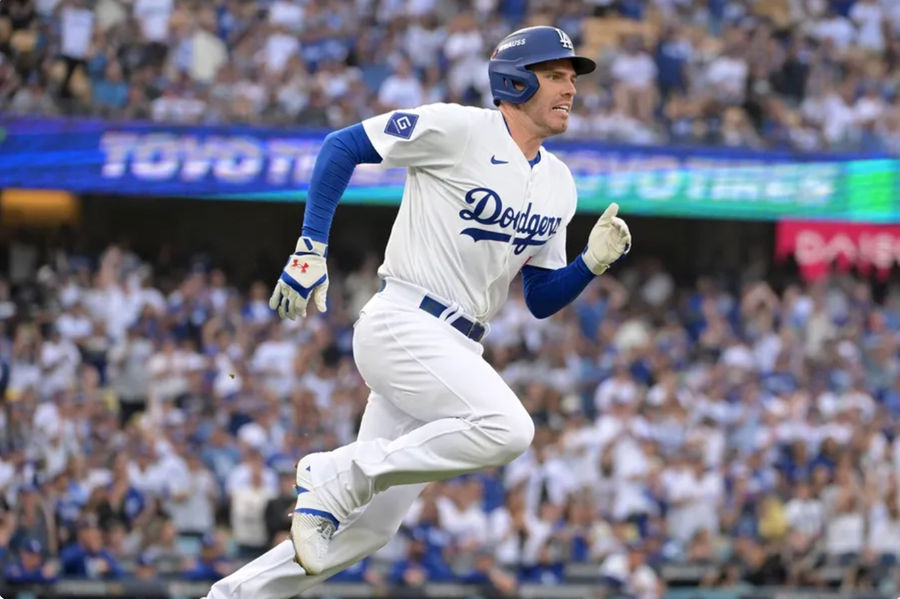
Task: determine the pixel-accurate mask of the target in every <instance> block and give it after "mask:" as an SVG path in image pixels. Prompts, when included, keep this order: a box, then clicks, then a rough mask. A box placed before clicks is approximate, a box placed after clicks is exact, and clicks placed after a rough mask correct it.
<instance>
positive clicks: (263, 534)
mask: <svg viewBox="0 0 900 599" xmlns="http://www.w3.org/2000/svg"><path fill="white" fill-rule="evenodd" d="M248 466H249V468H248V477H247V479H246V480H244V481H243V482H233V484H232V485H231V486H230V487H229V502H230V504H231V529H232V531H233V533H234V540H235V541H236V542H237V543H238V552H239V554H240V556H241V557H243V558H248V557H254V556H256V555H258V554H259V553H260V552H262V551H264V550H265V549H266V548H267V544H268V542H269V534H268V530H267V529H266V520H265V512H266V504H267V503H268V502H269V500H270V499H272V498H273V497H275V496H276V495H277V489H273V488H272V485H271V482H270V481H267V480H266V479H267V478H268V477H266V476H265V475H266V474H267V473H269V474H272V475H273V476H274V473H273V472H272V471H271V470H270V469H268V468H266V467H265V466H264V464H263V463H262V460H257V459H253V460H252V461H250V462H249V464H248ZM276 478H277V477H276ZM276 485H277V480H276Z"/></svg>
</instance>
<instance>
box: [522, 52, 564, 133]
mask: <svg viewBox="0 0 900 599" xmlns="http://www.w3.org/2000/svg"><path fill="white" fill-rule="evenodd" d="M532 70H533V71H534V73H535V74H536V75H537V78H538V81H539V82H540V87H538V90H537V92H535V94H534V95H533V96H532V97H531V98H529V100H528V101H527V102H525V103H524V104H522V105H521V106H522V109H523V110H524V111H525V113H526V114H527V115H528V116H529V117H530V119H531V121H532V122H533V123H534V125H536V127H537V129H538V130H539V131H541V133H542V134H543V136H545V137H549V136H551V135H559V134H560V133H564V132H565V131H566V128H568V126H569V112H570V111H571V110H572V103H573V102H574V100H575V79H576V77H577V75H576V74H575V69H574V68H573V67H572V61H570V60H568V59H565V58H563V59H560V60H550V61H547V62H542V63H539V64H536V65H535V66H533V67H532Z"/></svg>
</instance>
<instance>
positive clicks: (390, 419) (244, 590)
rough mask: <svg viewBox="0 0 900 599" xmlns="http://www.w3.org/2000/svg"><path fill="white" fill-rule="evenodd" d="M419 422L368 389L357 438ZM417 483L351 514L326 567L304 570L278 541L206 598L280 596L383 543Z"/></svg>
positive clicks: (272, 598) (405, 428)
mask: <svg viewBox="0 0 900 599" xmlns="http://www.w3.org/2000/svg"><path fill="white" fill-rule="evenodd" d="M420 424H421V422H419V421H417V420H415V419H413V418H411V417H410V416H408V415H407V414H405V413H403V412H401V411H400V410H398V409H397V408H396V407H394V406H393V405H392V404H391V403H390V402H389V401H387V400H385V399H384V398H383V397H380V396H378V395H377V394H375V393H372V394H371V395H370V396H369V402H368V404H367V405H366V410H365V412H364V413H363V418H362V422H361V423H360V429H359V435H358V439H359V440H371V439H378V438H382V437H389V438H393V437H397V436H400V435H402V434H403V433H405V432H408V431H409V430H412V429H413V428H415V427H416V426H419V425H420ZM423 487H424V485H405V486H399V487H394V488H392V489H390V490H389V491H388V492H386V493H382V494H380V495H379V496H378V497H376V498H375V500H373V501H371V502H370V503H369V504H368V505H366V506H364V507H363V508H360V509H359V510H357V511H356V512H355V513H354V514H352V515H351V517H350V518H348V520H347V522H346V523H344V524H342V526H341V527H340V528H339V529H338V531H337V533H336V534H335V536H334V538H333V539H332V543H331V545H330V547H329V557H328V561H327V564H326V567H327V569H326V570H325V571H324V573H323V574H319V575H316V576H308V575H307V574H306V573H305V572H304V570H303V568H301V567H300V566H299V565H298V564H297V562H296V561H294V556H295V550H294V546H293V543H291V541H284V542H282V543H280V544H278V545H276V546H275V547H273V548H272V549H270V550H269V551H267V552H266V553H264V554H263V555H261V556H259V557H258V558H256V559H255V560H253V561H252V562H250V563H249V564H247V565H245V566H244V567H242V568H240V569H239V570H237V571H236V572H234V573H232V574H231V575H229V576H226V577H225V578H223V579H222V580H220V581H218V582H217V583H215V584H214V585H213V587H212V589H210V592H209V594H208V595H207V598H208V599H245V598H253V599H285V598H287V597H293V596H295V595H297V594H299V593H302V592H304V591H306V590H308V589H310V588H312V587H314V586H316V585H318V584H320V583H321V582H323V581H324V580H326V579H327V578H328V577H330V576H332V575H334V574H336V573H337V572H339V571H341V570H342V569H344V568H346V567H347V566H348V565H350V564H352V563H354V562H356V561H359V560H360V559H362V558H364V557H366V556H367V555H371V554H372V553H374V552H375V551H377V550H378V549H379V548H380V547H382V546H383V545H384V544H385V543H387V542H388V541H389V540H390V539H391V537H392V536H393V535H394V534H395V533H396V532H397V529H399V528H400V524H401V523H402V522H403V517H404V516H405V515H406V512H407V511H408V510H409V506H410V505H412V503H413V502H414V501H415V499H416V497H418V495H419V493H421V491H422V488H423Z"/></svg>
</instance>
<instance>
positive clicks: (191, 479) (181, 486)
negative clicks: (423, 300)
mask: <svg viewBox="0 0 900 599" xmlns="http://www.w3.org/2000/svg"><path fill="white" fill-rule="evenodd" d="M179 453H180V455H181V458H182V459H183V460H184V461H185V462H186V464H187V470H185V471H184V472H183V473H181V476H178V477H173V478H172V479H170V480H167V481H166V489H165V494H164V497H165V507H166V510H167V511H168V512H169V515H170V516H171V518H172V523H173V524H174V525H175V529H176V530H177V531H178V534H180V535H190V536H194V537H197V538H200V537H202V536H203V535H204V534H206V533H208V532H211V531H212V530H213V528H214V526H215V511H216V506H217V505H218V503H219V499H220V496H219V485H218V483H217V482H216V479H215V476H213V474H212V472H210V470H209V469H208V468H207V467H206V465H204V464H203V461H202V460H201V459H200V452H199V448H196V447H189V446H188V445H187V444H184V445H183V446H182V448H181V451H180V452H179Z"/></svg>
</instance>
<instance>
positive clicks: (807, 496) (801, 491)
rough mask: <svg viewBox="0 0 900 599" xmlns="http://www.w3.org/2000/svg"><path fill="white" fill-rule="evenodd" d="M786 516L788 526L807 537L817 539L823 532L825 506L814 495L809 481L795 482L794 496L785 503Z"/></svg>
mask: <svg viewBox="0 0 900 599" xmlns="http://www.w3.org/2000/svg"><path fill="white" fill-rule="evenodd" d="M785 517H786V518H787V523H788V527H789V528H790V529H791V530H792V531H795V532H798V533H801V534H802V535H804V538H805V539H808V540H815V539H817V538H818V537H819V536H820V535H821V534H822V532H823V530H824V528H825V506H824V505H822V501H821V500H820V499H819V498H817V497H813V495H812V489H811V488H810V485H809V482H808V481H806V480H800V481H797V482H796V483H794V496H793V497H792V498H791V499H790V501H788V502H787V505H785Z"/></svg>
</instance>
